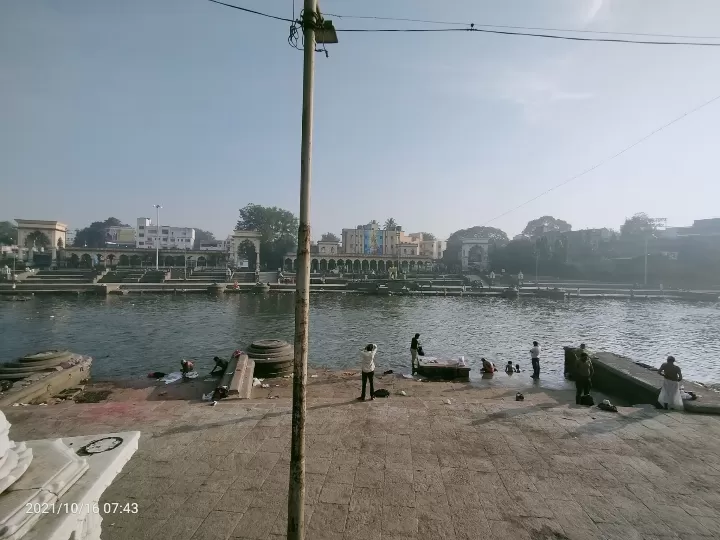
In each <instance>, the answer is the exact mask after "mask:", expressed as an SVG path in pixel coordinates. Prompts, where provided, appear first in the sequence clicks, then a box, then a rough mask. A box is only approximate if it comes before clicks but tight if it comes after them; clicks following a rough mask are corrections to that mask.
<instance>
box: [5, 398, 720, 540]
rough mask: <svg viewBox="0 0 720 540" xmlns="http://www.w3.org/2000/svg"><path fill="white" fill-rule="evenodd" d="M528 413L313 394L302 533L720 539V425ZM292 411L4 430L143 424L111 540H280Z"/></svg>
mask: <svg viewBox="0 0 720 540" xmlns="http://www.w3.org/2000/svg"><path fill="white" fill-rule="evenodd" d="M570 397H571V394H568V393H567V392H565V393H563V392H553V391H547V392H537V393H534V394H532V395H529V396H528V397H527V399H526V401H524V402H516V401H511V400H509V398H507V400H506V399H505V398H501V397H499V396H498V395H497V394H494V393H488V392H483V390H480V389H477V388H469V389H467V390H465V391H457V392H455V393H454V394H453V398H452V400H451V403H450V404H447V403H445V399H447V398H446V397H442V396H440V397H438V396H436V397H407V398H402V397H397V396H393V397H391V398H389V399H385V400H382V399H377V400H375V401H373V402H365V403H359V402H356V401H354V400H350V399H346V398H337V397H336V398H332V399H311V400H310V402H309V407H308V421H307V431H306V434H307V446H306V455H307V478H306V482H307V488H306V506H305V519H306V527H307V533H306V538H307V539H308V540H326V539H327V540H329V539H338V540H340V539H363V540H409V539H417V540H445V539H446V540H470V539H478V538H492V539H512V540H544V539H553V540H559V539H571V540H595V539H598V540H599V539H603V540H611V539H620V540H640V539H643V540H650V539H653V540H655V539H683V540H693V539H701V538H717V537H720V489H718V488H719V487H720V418H716V417H711V416H701V415H691V414H685V413H672V412H670V413H668V412H663V411H655V410H652V409H648V408H625V407H621V408H620V412H619V413H617V414H613V413H607V412H602V411H600V410H598V409H587V408H582V407H576V406H575V405H568V401H569V399H568V398H570ZM290 406H291V404H290V401H289V400H288V399H285V398H281V399H275V400H267V399H262V400H251V401H235V402H230V401H228V402H221V403H219V404H218V405H217V406H216V407H209V406H207V404H204V403H192V402H184V401H139V402H133V401H119V402H107V403H97V404H60V405H55V406H47V407H39V406H37V407H35V406H31V407H20V408H9V409H7V410H5V411H4V412H5V413H6V415H7V417H8V420H9V421H10V422H11V423H12V428H11V433H10V435H11V437H12V438H13V439H15V440H28V439H36V438H44V437H56V436H60V435H66V436H70V435H79V434H93V433H106V432H113V431H122V430H128V429H138V430H140V431H142V437H141V442H140V447H139V450H138V452H137V453H136V454H135V456H134V457H133V458H132V460H131V461H130V462H129V463H128V464H127V465H126V466H125V468H124V469H123V471H122V472H121V474H120V475H119V476H118V477H117V479H116V480H115V482H114V483H113V484H112V485H111V486H110V487H109V488H108V489H107V490H106V491H105V494H104V496H103V499H102V501H101V502H119V503H125V502H136V503H137V504H138V507H139V513H138V514H137V515H127V514H124V515H119V514H117V515H105V516H104V519H103V539H104V540H129V539H133V540H135V539H138V540H140V539H152V540H164V539H168V540H170V539H172V540H201V539H202V540H210V539H212V540H227V539H248V540H280V539H282V538H285V527H286V518H287V507H286V504H287V491H288V487H287V484H288V471H289V448H290V424H291V415H290V414H289V413H290Z"/></svg>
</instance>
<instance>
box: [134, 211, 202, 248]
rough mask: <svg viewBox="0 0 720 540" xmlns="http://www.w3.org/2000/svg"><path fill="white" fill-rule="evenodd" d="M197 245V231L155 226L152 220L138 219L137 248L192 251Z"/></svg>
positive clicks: (190, 228)
mask: <svg viewBox="0 0 720 540" xmlns="http://www.w3.org/2000/svg"><path fill="white" fill-rule="evenodd" d="M194 245H195V229H193V228H192V227H170V226H168V225H161V226H160V227H158V226H157V225H156V224H155V225H153V223H152V220H151V219H150V218H144V217H143V218H138V220H137V235H136V237H135V247H137V248H147V249H155V248H156V247H159V248H160V249H192V248H193V246H194Z"/></svg>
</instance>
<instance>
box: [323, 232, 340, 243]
mask: <svg viewBox="0 0 720 540" xmlns="http://www.w3.org/2000/svg"><path fill="white" fill-rule="evenodd" d="M320 241H321V242H339V241H340V238H338V236H337V235H336V234H334V233H331V232H326V233H325V234H323V235H322V236H321V237H320Z"/></svg>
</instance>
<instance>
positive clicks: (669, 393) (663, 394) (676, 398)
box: [658, 379, 685, 409]
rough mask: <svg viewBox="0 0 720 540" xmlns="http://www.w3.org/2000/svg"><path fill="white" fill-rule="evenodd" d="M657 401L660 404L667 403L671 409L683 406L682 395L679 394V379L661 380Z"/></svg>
mask: <svg viewBox="0 0 720 540" xmlns="http://www.w3.org/2000/svg"><path fill="white" fill-rule="evenodd" d="M658 402H659V403H660V405H665V404H666V403H667V404H668V407H670V408H672V409H675V408H677V409H682V408H684V407H685V405H684V404H683V400H682V396H681V395H680V381H671V380H670V379H665V380H664V381H663V385H662V388H661V389H660V395H659V396H658Z"/></svg>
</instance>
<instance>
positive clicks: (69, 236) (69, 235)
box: [65, 229, 79, 247]
mask: <svg viewBox="0 0 720 540" xmlns="http://www.w3.org/2000/svg"><path fill="white" fill-rule="evenodd" d="M78 231H79V229H68V230H67V232H66V233H65V240H66V241H67V247H72V246H73V245H74V244H75V237H76V236H77V233H78Z"/></svg>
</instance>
